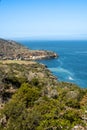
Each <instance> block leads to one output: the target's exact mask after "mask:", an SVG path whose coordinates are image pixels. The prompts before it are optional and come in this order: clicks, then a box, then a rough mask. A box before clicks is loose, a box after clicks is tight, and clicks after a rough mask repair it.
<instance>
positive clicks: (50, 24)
mask: <svg viewBox="0 0 87 130" xmlns="http://www.w3.org/2000/svg"><path fill="white" fill-rule="evenodd" d="M0 16H1V18H0V37H1V38H7V39H25V38H26V39H30V40H87V1H86V0H83V1H82V0H71V1H70V0H66V1H65V0H43V1H41V0H13V1H11V0H8V1H7V0H1V1H0Z"/></svg>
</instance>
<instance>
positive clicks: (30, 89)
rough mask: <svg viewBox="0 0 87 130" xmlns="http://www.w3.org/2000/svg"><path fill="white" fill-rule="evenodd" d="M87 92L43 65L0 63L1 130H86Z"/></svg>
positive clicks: (14, 62) (25, 62)
mask: <svg viewBox="0 0 87 130" xmlns="http://www.w3.org/2000/svg"><path fill="white" fill-rule="evenodd" d="M86 110H87V90H86V89H81V88H79V87H78V86H76V85H74V84H72V83H65V82H58V81H57V79H56V77H55V76H53V75H52V73H51V72H50V71H49V70H48V69H47V68H46V67H45V65H43V64H38V63H36V62H31V61H8V60H6V61H0V130H87V113H86Z"/></svg>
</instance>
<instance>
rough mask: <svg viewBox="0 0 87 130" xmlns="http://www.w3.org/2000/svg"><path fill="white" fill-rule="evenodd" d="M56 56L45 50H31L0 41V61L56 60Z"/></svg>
mask: <svg viewBox="0 0 87 130" xmlns="http://www.w3.org/2000/svg"><path fill="white" fill-rule="evenodd" d="M57 57H58V55H57V54H56V53H54V52H51V51H46V50H31V49H28V48H26V47H24V46H23V45H21V44H19V43H17V42H14V41H9V40H4V39H0V60H26V61H27V60H39V59H49V58H57Z"/></svg>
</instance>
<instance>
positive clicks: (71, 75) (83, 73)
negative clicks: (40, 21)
mask: <svg viewBox="0 0 87 130" xmlns="http://www.w3.org/2000/svg"><path fill="white" fill-rule="evenodd" d="M18 42H20V43H22V44H23V45H25V46H26V47H28V48H30V49H35V50H50V51H54V52H56V53H57V54H58V55H59V57H58V58H55V59H46V60H39V61H38V62H40V63H44V64H45V65H46V66H47V67H48V68H49V69H50V70H51V72H52V73H53V74H54V75H55V76H56V77H57V78H58V80H59V81H66V82H72V83H75V84H77V85H79V86H80V87H82V88H87V41H29V40H20V41H18Z"/></svg>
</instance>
